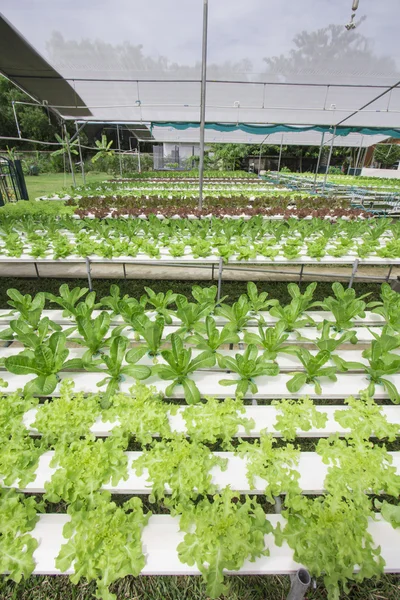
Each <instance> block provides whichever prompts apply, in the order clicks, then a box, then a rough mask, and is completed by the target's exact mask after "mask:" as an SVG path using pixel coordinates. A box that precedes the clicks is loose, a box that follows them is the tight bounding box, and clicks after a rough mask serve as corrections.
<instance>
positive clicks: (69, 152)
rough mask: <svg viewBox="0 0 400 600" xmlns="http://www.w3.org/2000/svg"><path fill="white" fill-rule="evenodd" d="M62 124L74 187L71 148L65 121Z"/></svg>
mask: <svg viewBox="0 0 400 600" xmlns="http://www.w3.org/2000/svg"><path fill="white" fill-rule="evenodd" d="M63 126H64V135H65V143H66V144H67V153H68V160H69V166H70V169H71V175H72V185H73V186H74V187H76V179H75V171H74V164H73V162H72V154H71V148H70V146H69V139H68V131H67V126H66V124H65V122H64V124H63Z"/></svg>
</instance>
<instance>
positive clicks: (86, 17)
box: [0, 0, 400, 71]
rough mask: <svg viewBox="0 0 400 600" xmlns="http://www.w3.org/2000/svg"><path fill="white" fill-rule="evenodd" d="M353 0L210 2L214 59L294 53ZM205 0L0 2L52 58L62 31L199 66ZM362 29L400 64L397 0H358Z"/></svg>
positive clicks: (257, 65)
mask: <svg viewBox="0 0 400 600" xmlns="http://www.w3.org/2000/svg"><path fill="white" fill-rule="evenodd" d="M351 3H352V0H286V1H285V0H245V1H243V0H229V1H228V0H209V61H210V62H213V63H219V64H220V63H223V62H225V61H232V62H237V61H240V60H242V59H250V60H251V62H252V63H253V66H254V70H256V71H258V70H261V69H262V67H263V61H262V59H263V57H265V56H274V55H278V54H281V53H284V54H286V53H288V51H289V50H290V49H291V48H292V47H293V44H292V40H293V38H294V36H295V35H296V34H297V33H300V32H301V31H303V30H307V31H313V30H316V29H318V28H320V27H325V26H327V25H329V24H330V23H335V24H340V25H343V26H344V25H345V23H347V22H348V21H349V18H350V14H351ZM202 8H203V3H202V0H169V1H168V0H167V1H166V0H140V1H139V0H0V11H1V12H2V13H3V14H4V16H5V17H6V18H7V19H9V21H11V23H12V24H13V25H14V26H15V27H16V28H17V29H18V30H19V31H21V33H22V34H23V35H24V36H25V37H26V38H27V39H28V41H30V42H31V43H32V44H33V45H34V46H35V47H36V48H37V49H38V50H39V51H40V53H41V54H42V55H44V56H45V57H46V42H47V41H48V40H49V38H50V37H51V35H52V33H53V32H55V31H58V32H60V33H62V35H63V36H64V38H65V39H74V40H77V41H79V40H81V39H83V38H88V39H90V40H95V39H101V40H104V41H106V42H109V43H111V44H119V43H121V42H124V41H130V42H131V43H132V44H142V45H143V52H144V54H145V55H150V56H151V57H153V58H157V57H158V56H166V57H167V58H168V59H169V60H170V61H173V62H177V63H179V64H187V65H193V64H194V63H195V62H196V61H199V60H200V58H201V28H202ZM363 15H365V16H366V17H367V19H366V21H365V22H363V23H362V24H361V25H360V27H359V29H358V31H359V33H362V34H363V35H365V36H366V37H367V38H369V39H370V40H371V42H372V43H373V49H374V52H375V53H376V54H377V55H378V56H384V55H388V56H391V57H392V58H394V59H395V60H396V61H397V63H398V65H399V58H398V57H399V56H400V41H399V40H400V37H399V34H398V25H399V22H400V2H399V0H360V6H359V9H358V11H357V18H358V17H361V16H363Z"/></svg>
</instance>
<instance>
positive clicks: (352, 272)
mask: <svg viewBox="0 0 400 600" xmlns="http://www.w3.org/2000/svg"><path fill="white" fill-rule="evenodd" d="M358 263H359V260H358V258H356V260H355V261H354V263H353V268H352V271H351V277H350V281H349V288H351V287H353V282H354V277H355V276H356V273H357V269H358Z"/></svg>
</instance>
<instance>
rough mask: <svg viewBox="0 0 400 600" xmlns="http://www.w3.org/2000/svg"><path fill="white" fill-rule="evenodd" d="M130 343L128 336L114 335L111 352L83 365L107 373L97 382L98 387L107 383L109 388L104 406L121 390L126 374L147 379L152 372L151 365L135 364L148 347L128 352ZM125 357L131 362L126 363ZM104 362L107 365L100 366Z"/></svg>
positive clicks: (104, 399)
mask: <svg viewBox="0 0 400 600" xmlns="http://www.w3.org/2000/svg"><path fill="white" fill-rule="evenodd" d="M128 343H129V341H128V338H126V337H123V336H121V335H116V336H113V338H112V341H111V343H110V354H102V355H101V357H100V358H99V359H96V360H92V361H91V362H85V363H83V365H82V366H83V367H84V368H85V369H86V370H88V371H94V372H97V373H105V374H106V377H104V379H102V380H101V381H99V382H98V383H97V384H96V385H97V386H98V387H102V386H103V385H105V384H107V389H106V392H105V394H104V398H103V400H102V403H101V404H102V407H103V408H107V407H108V406H109V405H110V403H111V399H112V396H113V395H114V394H115V393H116V392H117V391H118V390H119V385H120V383H121V381H123V380H124V378H125V376H128V377H132V378H133V379H138V380H142V379H147V378H148V377H149V376H150V374H151V371H150V369H149V367H146V366H144V365H137V364H135V363H136V362H137V361H138V360H140V359H141V358H142V357H143V356H144V354H145V352H146V349H145V348H135V349H134V350H130V351H129V352H128V353H126V349H127V347H128ZM124 359H125V360H126V361H127V362H128V363H129V364H127V365H124V364H123V362H124ZM102 363H103V364H104V365H105V367H100V366H99V365H100V364H102Z"/></svg>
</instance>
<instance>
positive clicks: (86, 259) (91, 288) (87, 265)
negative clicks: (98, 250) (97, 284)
mask: <svg viewBox="0 0 400 600" xmlns="http://www.w3.org/2000/svg"><path fill="white" fill-rule="evenodd" d="M85 263H86V272H87V278H88V284H89V290H90V291H91V292H93V286H92V272H91V270H90V260H89V257H88V256H87V257H86V258H85Z"/></svg>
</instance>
